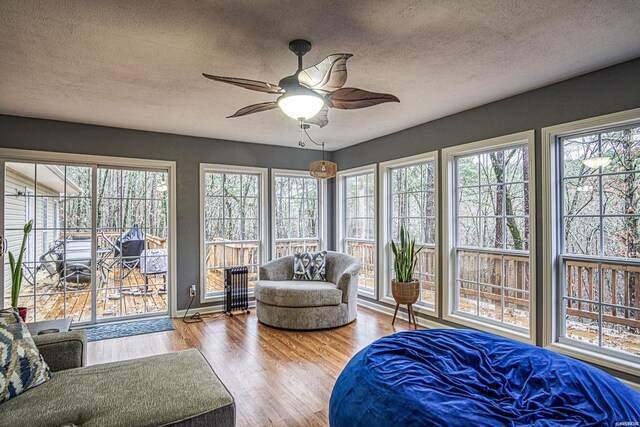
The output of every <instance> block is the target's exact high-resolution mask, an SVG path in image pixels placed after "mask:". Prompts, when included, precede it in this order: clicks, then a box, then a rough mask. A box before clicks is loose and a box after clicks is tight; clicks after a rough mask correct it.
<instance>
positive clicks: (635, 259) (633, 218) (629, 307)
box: [558, 125, 640, 360]
mask: <svg viewBox="0 0 640 427" xmlns="http://www.w3.org/2000/svg"><path fill="white" fill-rule="evenodd" d="M560 148H561V150H560V154H561V156H562V157H563V159H562V163H563V168H562V170H560V173H561V174H564V176H562V175H561V176H560V178H561V180H562V186H563V189H562V194H563V196H564V199H565V200H564V203H562V204H561V205H559V206H558V208H559V213H560V214H561V215H562V216H563V218H564V220H563V221H562V223H561V224H560V225H561V227H562V228H561V230H559V233H558V234H559V235H560V236H561V238H562V246H561V248H560V249H561V252H562V254H561V263H560V266H561V268H562V269H563V276H564V277H563V284H564V286H563V287H560V288H561V292H562V294H561V297H562V298H563V309H564V311H565V312H566V316H564V315H563V316H561V318H562V319H564V324H563V325H562V326H563V327H562V328H560V329H561V333H560V336H561V337H564V338H567V339H569V340H574V341H579V342H581V343H583V344H588V345H591V346H593V348H594V350H595V351H602V350H599V349H607V351H617V352H621V353H622V354H626V357H631V356H638V355H640V350H639V349H640V335H639V334H638V331H640V314H639V313H638V309H639V307H640V306H639V305H638V301H639V300H640V299H639V298H640V297H639V295H640V286H639V285H640V216H639V213H640V212H639V211H638V209H639V206H640V161H639V159H640V127H638V126H637V125H636V126H630V127H626V128H621V129H620V128H618V129H612V130H605V131H602V132H594V133H592V134H589V135H581V136H577V137H571V136H569V137H566V138H563V139H561V140H560ZM567 176H571V177H572V178H568V179H567V178H565V177H567ZM581 215H584V216H581ZM573 255H588V256H589V258H588V259H584V258H580V257H572V256H573ZM618 258H625V260H624V262H620V261H618V260H617V259H618ZM636 360H640V359H636Z"/></svg>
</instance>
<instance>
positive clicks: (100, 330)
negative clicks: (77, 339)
mask: <svg viewBox="0 0 640 427" xmlns="http://www.w3.org/2000/svg"><path fill="white" fill-rule="evenodd" d="M174 329H175V326H173V322H172V321H171V319H167V318H162V319H148V320H137V321H132V322H124V323H112V324H109V325H99V326H92V327H90V328H86V329H85V331H86V333H87V341H100V340H108V339H112V338H122V337H130V336H133V335H142V334H151V333H154V332H163V331H172V330H174Z"/></svg>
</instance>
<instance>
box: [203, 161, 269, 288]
mask: <svg viewBox="0 0 640 427" xmlns="http://www.w3.org/2000/svg"><path fill="white" fill-rule="evenodd" d="M265 177H266V170H265V169H260V168H242V167H231V166H219V165H201V178H200V179H201V197H202V203H201V209H202V211H201V216H202V224H201V225H202V239H203V247H202V251H203V253H202V257H203V260H204V262H203V279H202V283H203V286H204V292H203V295H204V298H205V299H207V298H211V297H215V296H219V295H220V294H221V293H222V291H223V289H224V269H225V268H228V267H236V266H247V267H248V268H249V286H250V287H253V285H254V284H255V282H256V281H257V280H258V269H259V266H260V264H261V263H262V262H263V257H264V256H265V250H264V242H265V241H266V239H265V237H264V234H265V232H266V230H265V227H264V221H265V211H266V210H265V209H264V193H265V185H266V184H265Z"/></svg>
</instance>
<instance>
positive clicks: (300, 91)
mask: <svg viewBox="0 0 640 427" xmlns="http://www.w3.org/2000/svg"><path fill="white" fill-rule="evenodd" d="M323 106H324V99H322V97H321V96H320V95H318V94H316V93H315V92H313V91H312V90H309V89H305V88H303V87H300V88H296V89H295V90H287V93H285V94H284V95H282V96H281V97H280V98H278V107H280V109H281V110H282V112H283V113H285V114H286V115H287V116H289V117H291V118H292V119H294V120H300V119H302V120H309V119H310V118H312V117H314V116H315V115H316V114H318V113H319V112H320V110H322V107H323Z"/></svg>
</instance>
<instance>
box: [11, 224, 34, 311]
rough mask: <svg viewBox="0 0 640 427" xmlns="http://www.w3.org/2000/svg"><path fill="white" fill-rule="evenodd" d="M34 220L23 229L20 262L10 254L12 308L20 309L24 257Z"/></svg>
mask: <svg viewBox="0 0 640 427" xmlns="http://www.w3.org/2000/svg"><path fill="white" fill-rule="evenodd" d="M32 227H33V220H31V221H29V222H28V223H26V224H25V226H24V228H23V229H22V231H23V235H22V244H21V245H20V254H19V255H18V260H17V261H16V259H15V257H14V256H13V254H12V253H11V252H9V264H11V307H13V308H18V296H19V295H20V286H21V285H22V255H24V247H25V245H26V243H27V236H28V235H29V233H31V228H32Z"/></svg>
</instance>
